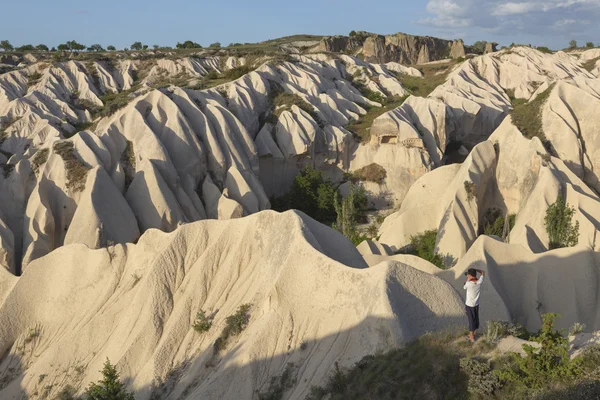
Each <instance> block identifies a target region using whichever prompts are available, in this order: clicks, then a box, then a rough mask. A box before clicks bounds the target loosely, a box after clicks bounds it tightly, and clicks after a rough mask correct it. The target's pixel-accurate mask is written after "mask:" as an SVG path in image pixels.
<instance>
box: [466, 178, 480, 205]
mask: <svg viewBox="0 0 600 400" xmlns="http://www.w3.org/2000/svg"><path fill="white" fill-rule="evenodd" d="M464 185H465V192H467V201H468V202H471V201H472V200H473V199H475V197H476V195H477V187H476V186H475V184H474V183H473V182H471V181H465V183H464Z"/></svg>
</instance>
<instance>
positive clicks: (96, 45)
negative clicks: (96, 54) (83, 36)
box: [88, 43, 104, 51]
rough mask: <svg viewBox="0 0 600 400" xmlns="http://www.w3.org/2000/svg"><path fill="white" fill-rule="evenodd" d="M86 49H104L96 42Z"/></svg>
mask: <svg viewBox="0 0 600 400" xmlns="http://www.w3.org/2000/svg"><path fill="white" fill-rule="evenodd" d="M88 51H104V49H103V48H102V46H101V45H99V44H98V43H96V44H93V45H91V46H90V47H88Z"/></svg>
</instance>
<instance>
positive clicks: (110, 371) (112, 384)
mask: <svg viewBox="0 0 600 400" xmlns="http://www.w3.org/2000/svg"><path fill="white" fill-rule="evenodd" d="M100 372H102V376H103V378H102V379H101V380H100V381H98V382H97V383H92V384H90V386H89V387H88V388H87V390H86V391H85V398H86V400H135V398H134V397H133V393H132V392H128V391H127V390H125V385H123V383H122V382H121V381H120V380H119V373H118V372H117V369H116V368H115V366H114V365H112V364H111V363H110V360H109V359H108V358H107V359H106V362H105V363H104V368H102V371H100Z"/></svg>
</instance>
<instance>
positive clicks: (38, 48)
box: [35, 44, 49, 51]
mask: <svg viewBox="0 0 600 400" xmlns="http://www.w3.org/2000/svg"><path fill="white" fill-rule="evenodd" d="M35 49H36V50H39V51H49V49H48V46H46V45H45V44H38V45H37V46H35Z"/></svg>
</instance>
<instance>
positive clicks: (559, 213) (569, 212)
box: [544, 195, 579, 250]
mask: <svg viewBox="0 0 600 400" xmlns="http://www.w3.org/2000/svg"><path fill="white" fill-rule="evenodd" d="M574 215H575V209H574V208H573V207H569V206H568V205H567V203H566V201H565V200H564V198H563V197H562V196H561V195H559V196H558V198H557V199H556V201H555V202H554V204H551V205H550V206H549V207H548V209H547V210H546V218H545V221H544V222H545V226H546V231H547V232H548V239H549V241H550V249H551V250H552V249H558V248H561V247H571V246H575V245H577V243H578V242H579V221H576V222H575V224H573V216H574Z"/></svg>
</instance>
